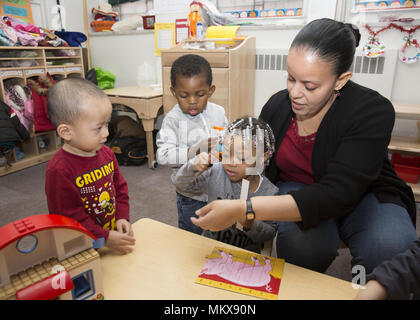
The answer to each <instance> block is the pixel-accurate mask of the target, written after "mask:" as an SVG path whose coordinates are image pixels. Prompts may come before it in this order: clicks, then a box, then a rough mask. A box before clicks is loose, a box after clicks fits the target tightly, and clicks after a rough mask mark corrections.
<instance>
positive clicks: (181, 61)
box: [171, 54, 213, 88]
mask: <svg viewBox="0 0 420 320" xmlns="http://www.w3.org/2000/svg"><path fill="white" fill-rule="evenodd" d="M196 75H203V76H205V77H206V82H207V84H208V85H209V87H210V86H211V84H212V82H213V75H212V72H211V67H210V63H209V62H208V61H207V60H206V59H205V58H203V57H201V56H199V55H196V54H186V55H183V56H181V57H179V58H178V59H176V60H175V61H174V63H173V64H172V68H171V85H172V88H175V85H176V78H177V77H178V76H182V77H186V78H191V77H193V76H196Z"/></svg>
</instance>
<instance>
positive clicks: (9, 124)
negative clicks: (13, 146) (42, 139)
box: [0, 101, 29, 142]
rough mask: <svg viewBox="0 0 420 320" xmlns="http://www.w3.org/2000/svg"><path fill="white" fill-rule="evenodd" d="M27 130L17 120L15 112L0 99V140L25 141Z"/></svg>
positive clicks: (27, 136) (27, 134)
mask: <svg viewBox="0 0 420 320" xmlns="http://www.w3.org/2000/svg"><path fill="white" fill-rule="evenodd" d="M27 139H29V132H28V130H26V128H25V127H24V126H23V124H22V123H21V122H20V121H19V119H18V117H17V115H16V113H14V111H13V110H12V109H11V108H10V107H9V106H8V105H7V104H5V103H4V102H3V101H0V142H14V141H22V140H23V141H25V140H27Z"/></svg>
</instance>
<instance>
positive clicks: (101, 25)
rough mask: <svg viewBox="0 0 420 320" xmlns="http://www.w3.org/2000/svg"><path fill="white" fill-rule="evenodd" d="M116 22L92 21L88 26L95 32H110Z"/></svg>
mask: <svg viewBox="0 0 420 320" xmlns="http://www.w3.org/2000/svg"><path fill="white" fill-rule="evenodd" d="M115 22H116V21H92V22H91V23H90V26H91V27H92V28H93V30H95V32H101V31H112V30H111V27H112V25H113V24H114V23H115Z"/></svg>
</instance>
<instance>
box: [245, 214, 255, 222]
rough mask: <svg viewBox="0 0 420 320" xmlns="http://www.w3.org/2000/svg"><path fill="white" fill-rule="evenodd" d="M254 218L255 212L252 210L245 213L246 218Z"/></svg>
mask: <svg viewBox="0 0 420 320" xmlns="http://www.w3.org/2000/svg"><path fill="white" fill-rule="evenodd" d="M254 219H255V214H254V213H253V212H248V213H247V214H246V220H254Z"/></svg>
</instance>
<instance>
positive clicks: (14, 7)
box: [0, 0, 33, 24]
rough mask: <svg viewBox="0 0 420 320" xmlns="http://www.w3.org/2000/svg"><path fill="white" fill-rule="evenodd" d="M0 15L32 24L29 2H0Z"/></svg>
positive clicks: (28, 0) (2, 0) (13, 0)
mask: <svg viewBox="0 0 420 320" xmlns="http://www.w3.org/2000/svg"><path fill="white" fill-rule="evenodd" d="M0 15H2V16H10V17H12V18H18V19H21V20H23V21H25V22H29V23H32V24H33V19H32V11H31V1H30V0H0Z"/></svg>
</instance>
